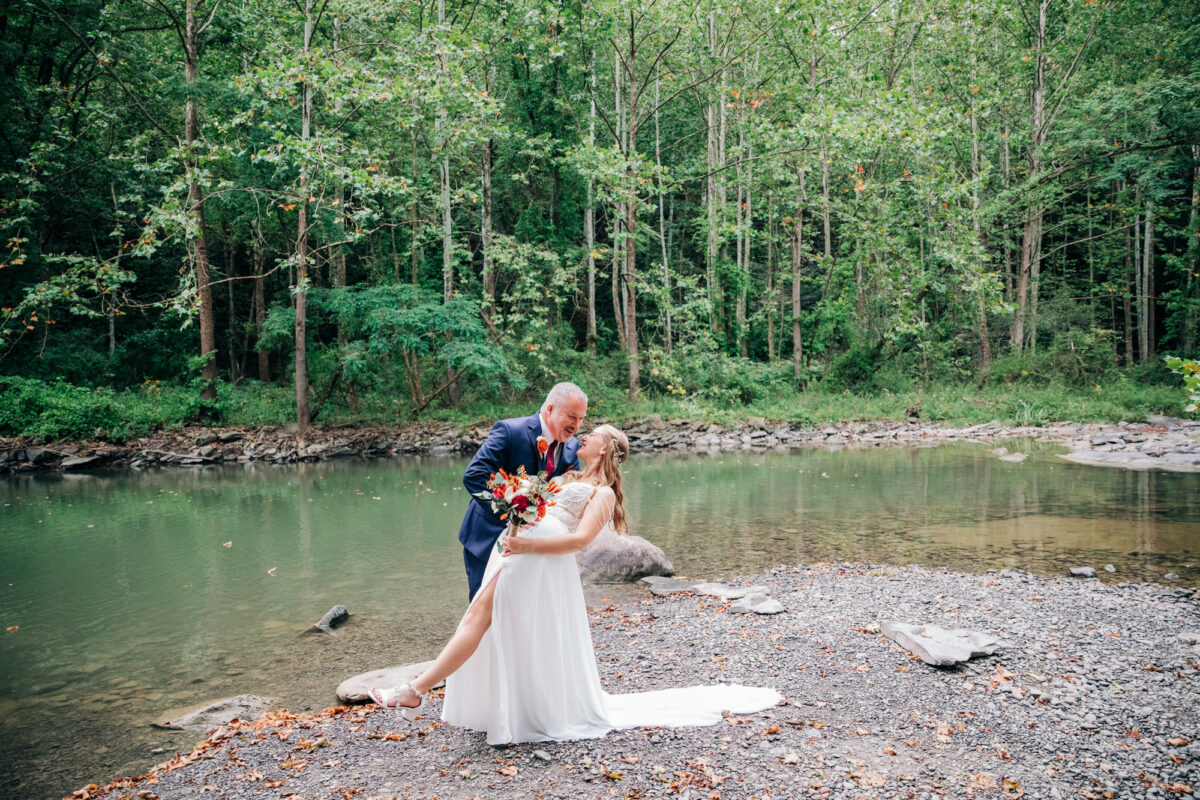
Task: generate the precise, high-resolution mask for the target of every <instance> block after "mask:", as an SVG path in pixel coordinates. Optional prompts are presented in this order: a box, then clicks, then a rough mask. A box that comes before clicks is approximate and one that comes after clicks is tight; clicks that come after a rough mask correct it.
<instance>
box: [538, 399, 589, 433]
mask: <svg viewBox="0 0 1200 800" xmlns="http://www.w3.org/2000/svg"><path fill="white" fill-rule="evenodd" d="M586 416H587V401H586V400H584V399H583V398H582V397H568V398H567V399H566V400H563V401H562V402H561V403H557V404H555V405H549V406H546V425H547V427H549V428H550V435H551V436H553V437H554V441H556V442H565V441H567V440H568V439H570V438H571V437H572V436H574V435H575V431H577V430H579V426H580V425H582V424H583V418H584V417H586Z"/></svg>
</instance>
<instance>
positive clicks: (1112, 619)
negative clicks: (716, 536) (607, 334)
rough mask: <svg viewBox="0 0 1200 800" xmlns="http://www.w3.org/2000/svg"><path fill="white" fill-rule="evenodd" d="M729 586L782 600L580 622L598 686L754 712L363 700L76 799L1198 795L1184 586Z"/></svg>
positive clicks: (876, 574) (912, 577)
mask: <svg viewBox="0 0 1200 800" xmlns="http://www.w3.org/2000/svg"><path fill="white" fill-rule="evenodd" d="M743 582H744V583H746V584H750V583H753V584H755V585H756V587H758V588H761V589H763V590H764V591H766V592H768V593H769V594H770V596H771V597H772V598H774V599H777V600H778V601H779V603H780V604H781V605H782V607H783V608H782V611H780V612H779V613H773V614H765V615H764V614H757V613H736V612H737V609H736V607H735V606H734V605H733V604H732V603H731V602H730V601H729V599H728V598H726V597H722V596H720V594H721V593H719V592H717V593H714V592H712V590H711V589H710V590H708V591H704V590H703V589H701V588H700V587H695V588H683V589H681V590H678V591H669V592H661V591H660V592H659V593H651V592H646V594H645V595H644V596H643V595H635V596H633V597H632V598H630V599H627V600H624V601H621V602H617V603H612V604H608V605H601V606H598V607H594V608H592V609H591V610H590V612H589V613H590V619H591V627H592V636H593V639H594V642H595V647H596V655H597V658H598V661H599V667H600V674H601V679H602V681H603V682H604V684H605V687H606V689H607V691H609V692H613V693H624V692H633V691H641V690H648V689H655V688H665V687H671V686H681V685H691V684H697V683H712V682H717V681H726V682H736V683H742V684H747V685H766V686H773V687H775V688H777V689H778V690H779V691H780V692H781V693H782V694H783V695H784V698H785V699H784V702H783V703H782V704H781V705H779V706H777V707H774V708H771V709H768V710H767V711H764V712H761V713H757V714H752V715H746V716H727V717H726V719H725V720H724V721H723V722H721V723H718V724H717V725H715V726H712V727H706V728H672V729H662V728H644V729H633V730H627V731H616V732H612V733H610V734H609V735H608V736H606V737H604V738H603V739H599V740H588V741H569V742H547V743H540V744H519V745H512V746H508V747H499V748H493V747H490V746H488V745H487V744H486V743H485V741H484V736H483V735H482V734H480V733H475V732H471V731H467V730H463V729H456V728H451V727H449V726H447V725H445V724H444V723H441V722H440V721H438V719H439V716H440V711H441V701H440V698H438V697H435V698H434V700H433V702H432V703H431V704H430V706H429V709H428V712H427V713H426V715H425V716H424V717H423V718H421V719H419V720H418V721H417V722H416V723H412V724H410V723H406V722H405V721H404V720H403V719H402V718H401V717H400V716H399V715H398V714H396V713H395V712H390V711H386V710H381V709H378V708H376V707H375V706H373V705H366V706H337V707H333V708H330V709H326V710H325V711H322V712H318V713H316V714H310V715H296V714H289V713H287V712H275V713H270V714H266V715H264V716H262V717H259V718H258V719H257V720H254V721H234V722H232V723H230V724H228V725H225V726H223V727H221V728H219V729H217V730H216V731H214V732H213V733H212V734H211V735H210V736H209V737H208V739H207V740H206V741H205V742H203V743H201V744H200V745H199V746H198V747H197V748H196V749H195V750H193V751H191V752H186V753H182V754H179V755H177V756H176V757H174V758H172V759H170V760H169V761H166V762H164V763H162V764H160V765H159V766H158V767H156V768H155V769H153V770H151V771H150V772H148V773H147V774H146V775H143V776H140V777H138V778H128V779H122V780H118V781H115V782H113V783H112V784H110V785H108V786H106V787H96V786H89V787H87V788H85V789H81V790H80V791H78V792H76V793H75V794H74V795H73V797H74V798H75V800H85V799H86V798H97V797H113V798H131V799H132V798H139V799H142V800H155V799H157V800H175V799H176V798H194V797H197V798H198V797H204V798H213V799H214V800H220V799H221V798H230V799H231V800H232V799H233V798H287V797H291V798H296V800H299V798H306V800H311V799H312V798H318V797H334V798H336V797H342V798H358V800H401V798H430V797H434V796H438V797H443V798H464V799H465V798H480V799H481V800H500V798H512V797H541V798H563V799H564V800H567V799H569V800H577V799H578V798H593V797H595V798H609V797H625V798H684V799H685V800H701V799H702V798H707V799H708V800H716V799H717V798H720V799H721V800H734V799H735V798H766V797H787V798H792V797H819V798H846V799H847V800H850V799H851V798H893V797H897V798H911V799H913V800H934V798H938V799H939V800H941V799H942V798H946V797H955V798H963V797H968V798H969V797H978V798H1002V797H1008V798H1015V797H1022V796H1024V797H1031V798H1034V797H1036V798H1064V797H1084V798H1113V797H1119V798H1175V797H1194V798H1197V797H1200V741H1196V739H1197V735H1196V734H1197V730H1200V701H1198V699H1197V698H1198V697H1200V693H1197V692H1196V690H1195V686H1194V684H1195V682H1196V681H1198V680H1200V603H1198V602H1197V598H1196V597H1195V595H1194V593H1193V592H1192V591H1191V590H1182V589H1174V590H1172V589H1166V588H1163V587H1161V586H1157V585H1146V584H1128V583H1121V584H1104V583H1101V582H1099V581H1096V580H1080V579H1076V578H1069V577H1064V578H1049V579H1047V578H1038V577H1035V576H1033V575H1030V574H1027V573H1023V572H1015V571H1009V570H1003V571H1000V572H996V571H989V572H988V573H986V574H978V575H976V574H963V573H954V572H945V571H939V570H929V569H923V568H918V567H903V568H896V567H886V566H877V565H861V564H813V565H802V566H790V567H779V568H776V569H773V570H769V571H767V572H765V573H762V574H759V575H755V576H752V577H751V578H746V579H739V580H738V581H735V583H743ZM684 583H686V582H684ZM706 586H710V587H711V586H712V585H711V584H706ZM659 588H660V589H661V588H662V585H661V584H660V586H659ZM668 588H670V587H668ZM639 598H640V599H639ZM892 622H899V623H909V624H920V625H924V624H937V625H945V626H948V627H954V628H967V629H974V630H978V631H982V632H986V633H988V634H990V635H994V636H995V637H996V638H997V639H998V640H999V645H998V647H997V648H996V650H995V653H994V654H993V655H985V656H983V657H980V658H973V659H972V660H970V661H968V662H966V663H963V664H960V665H959V666H957V667H952V668H939V667H934V666H930V665H928V664H926V663H924V662H922V661H921V660H919V659H918V658H917V657H916V656H913V655H912V654H910V653H909V652H908V651H907V650H905V649H903V648H902V647H900V646H899V645H898V644H897V643H896V642H895V641H893V640H892V639H890V638H888V637H887V636H886V635H884V634H885V632H886V630H884V631H883V632H881V629H886V626H887V625H888V624H889V623H892ZM330 691H331V693H332V687H330Z"/></svg>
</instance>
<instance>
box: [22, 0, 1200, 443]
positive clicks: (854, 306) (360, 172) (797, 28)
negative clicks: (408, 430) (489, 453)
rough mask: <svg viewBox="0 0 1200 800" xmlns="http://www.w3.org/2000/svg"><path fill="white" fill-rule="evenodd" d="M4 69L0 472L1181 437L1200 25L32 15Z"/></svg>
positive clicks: (1198, 131) (910, 16)
mask: <svg viewBox="0 0 1200 800" xmlns="http://www.w3.org/2000/svg"><path fill="white" fill-rule="evenodd" d="M0 68H2V69H3V72H4V81H3V83H2V84H0V103H2V104H3V109H4V118H5V124H4V126H3V128H0V228H3V241H4V249H3V252H0V434H2V435H22V434H29V435H36V436H42V437H55V436H68V435H73V436H115V437H119V436H122V435H131V434H134V433H137V432H139V431H144V430H150V429H154V428H157V427H164V426H172V425H179V424H182V423H184V422H188V421H203V422H210V423H228V424H236V423H267V422H294V423H295V424H296V425H297V427H298V432H299V434H300V435H301V436H303V434H304V432H305V431H306V430H307V429H308V427H309V426H310V425H313V424H322V423H332V422H350V423H355V422H380V421H384V422H390V421H397V420H412V419H416V418H421V417H428V416H430V415H434V416H437V415H447V414H450V415H453V414H461V415H471V414H478V413H492V412H493V411H494V410H495V409H504V408H510V407H512V405H513V404H514V403H517V404H519V403H524V402H527V401H528V400H529V399H530V398H534V397H536V396H538V395H539V394H540V393H543V392H544V391H545V390H546V388H548V386H549V385H550V384H551V383H553V382H554V381H557V380H563V379H571V380H576V381H578V382H579V383H580V384H582V385H583V386H584V387H585V389H586V390H588V391H589V393H590V394H592V395H593V397H594V398H595V402H594V403H593V408H594V409H599V410H600V413H601V414H603V413H604V411H605V409H607V410H609V411H610V412H611V413H616V412H617V411H619V410H621V409H626V410H628V409H631V408H641V409H667V410H671V411H672V412H673V413H679V414H699V413H702V412H704V411H705V410H706V409H708V410H713V409H741V408H757V409H761V410H764V413H775V414H777V415H779V416H789V417H791V418H808V419H813V420H815V419H819V418H821V415H822V414H823V413H825V409H824V408H820V409H818V408H817V407H818V406H825V405H827V401H828V402H829V403H832V401H831V400H829V398H844V397H854V398H859V400H858V401H857V402H858V406H856V407H855V408H854V409H853V410H852V412H851V410H846V412H845V413H847V414H851V413H853V414H864V413H865V414H867V415H871V414H872V413H880V412H881V410H882V409H883V408H884V405H886V404H884V405H877V406H876V412H872V411H871V405H870V404H869V403H870V400H869V398H871V397H876V398H892V397H894V398H899V399H897V400H895V401H894V403H893V404H897V403H898V404H899V407H900V408H904V407H906V406H907V407H908V408H906V409H905V413H917V414H920V413H921V412H922V411H924V418H926V419H928V418H938V417H939V416H942V417H945V416H947V415H950V416H953V415H954V413H955V412H954V410H953V409H952V408H948V407H944V408H941V409H940V410H939V408H938V403H939V402H949V401H948V400H947V401H935V400H934V398H936V397H937V396H938V393H939V392H941V394H942V396H943V397H946V398H949V397H953V398H955V400H954V402H955V403H960V404H961V402H963V401H967V402H974V403H976V404H981V405H983V406H984V407H983V408H982V409H981V410H980V411H979V413H980V414H982V415H984V416H985V418H991V417H994V416H1004V415H1006V414H1007V415H1008V416H1009V417H1013V416H1015V415H1016V414H1017V411H1022V412H1023V413H1025V414H1026V416H1028V417H1029V420H1026V421H1042V422H1044V421H1046V419H1048V418H1050V417H1053V416H1055V415H1056V414H1065V413H1072V414H1074V415H1075V416H1087V415H1089V414H1101V415H1103V414H1104V413H1106V412H1105V410H1104V409H1105V408H1106V407H1105V406H1104V398H1105V397H1109V396H1113V393H1117V394H1120V393H1121V392H1124V393H1125V396H1126V397H1128V396H1138V397H1141V398H1143V401H1144V403H1143V405H1145V403H1149V404H1150V405H1148V406H1145V408H1157V407H1158V406H1162V405H1163V402H1165V401H1160V398H1162V397H1169V398H1170V402H1171V403H1172V404H1173V405H1171V406H1170V408H1171V409H1173V413H1179V412H1180V411H1181V410H1182V406H1183V403H1182V402H1176V400H1178V399H1181V398H1182V396H1181V395H1179V392H1178V388H1177V386H1178V377H1177V376H1174V375H1172V374H1171V371H1170V369H1168V364H1167V359H1165V358H1164V357H1166V356H1170V357H1176V358H1182V359H1194V358H1195V357H1196V356H1197V355H1200V351H1198V348H1197V333H1198V331H1200V321H1198V319H1197V317H1198V315H1200V3H1197V2H1195V1H1194V0H1146V2H1138V3H1131V2H1120V0H1110V1H1106V0H993V1H992V2H987V3H984V2H974V0H878V2H875V1H874V0H853V1H851V0H821V2H816V0H794V1H792V2H789V0H741V1H740V2H729V0H705V1H704V2H701V3H683V2H674V1H673V0H637V2H634V1H633V0H603V2H595V3H591V2H584V1H583V0H567V1H566V2H545V1H543V0H511V2H504V3H494V2H489V1H488V0H468V1H464V0H449V1H448V0H428V1H427V2H411V1H409V0H406V1H405V2H396V1H395V0H393V1H392V2H380V1H379V0H241V1H240V2H234V0H70V1H68V0H25V2H20V3H18V2H14V1H13V0H4V5H3V10H2V11H0ZM1171 363H1172V364H1175V365H1178V364H1179V362H1178V361H1173V362H1171ZM1193 377H1194V376H1193ZM1048 387H1049V388H1048ZM1048 391H1049V392H1051V393H1052V394H1053V393H1054V392H1058V395H1057V396H1059V397H1063V396H1066V395H1071V396H1072V397H1075V396H1078V397H1083V398H1084V401H1083V404H1082V405H1081V404H1080V403H1079V402H1074V401H1072V403H1071V404H1068V405H1066V406H1063V407H1061V408H1058V409H1057V410H1056V409H1055V408H1053V407H1046V406H1044V405H1043V407H1041V408H1040V410H1039V409H1038V408H1033V406H1032V405H1031V402H1032V401H1030V400H1029V398H1033V397H1042V398H1043V399H1044V398H1045V397H1047V396H1049V395H1047V394H1046V392H1048ZM1039 392H1040V393H1041V394H1038V393H1039ZM989 393H990V394H989ZM971 396H974V397H976V398H984V399H975V400H972V399H971ZM989 397H990V398H992V399H991V400H987V398H989ZM1089 397H1091V398H1093V399H1092V400H1091V401H1088V399H1087V398H1089ZM862 398H867V400H862ZM998 398H1004V399H1003V401H1001V400H1000V399H998ZM1146 398H1151V399H1146ZM1046 402H1048V401H1046ZM1087 402H1091V403H1092V405H1091V406H1090V407H1089V406H1088V405H1087ZM864 403H866V405H865V410H864V409H863V407H862V406H863V404H864ZM997 404H1000V406H999V408H1000V410H997ZM1005 404H1007V405H1005ZM1013 404H1019V405H1013ZM1155 404H1157V405H1155ZM1051 406H1053V404H1052V403H1051ZM1128 407H1129V406H1127V405H1126V406H1121V405H1120V404H1118V405H1116V406H1109V408H1110V409H1116V410H1111V411H1110V412H1107V413H1112V414H1116V413H1118V411H1123V410H1124V409H1126V408H1128ZM1135 407H1136V408H1141V406H1136V404H1135ZM522 408H523V406H522ZM846 408H848V407H846ZM1014 408H1015V409H1017V411H1014V410H1013V409H1014ZM1145 408H1143V409H1142V410H1143V413H1144V411H1145ZM1031 409H1032V410H1031ZM840 410H842V409H839V411H840ZM828 412H830V413H835V412H834V407H833V405H831V404H830V405H829V406H828ZM897 413H899V412H897Z"/></svg>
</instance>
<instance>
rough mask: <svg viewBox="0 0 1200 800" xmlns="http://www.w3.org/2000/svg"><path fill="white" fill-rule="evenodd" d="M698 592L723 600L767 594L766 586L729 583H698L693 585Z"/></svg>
mask: <svg viewBox="0 0 1200 800" xmlns="http://www.w3.org/2000/svg"><path fill="white" fill-rule="evenodd" d="M692 591H694V592H695V593H696V594H705V595H708V596H709V597H717V598H720V599H721V600H737V599H739V598H741V597H745V596H747V595H751V594H762V595H766V592H767V587H766V586H731V585H730V584H727V583H697V584H696V585H695V586H693V587H692Z"/></svg>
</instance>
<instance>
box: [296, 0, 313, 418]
mask: <svg viewBox="0 0 1200 800" xmlns="http://www.w3.org/2000/svg"><path fill="white" fill-rule="evenodd" d="M312 36H313V0H305V3H304V63H305V65H306V66H307V65H308V59H309V54H310V52H311V47H312ZM310 81H311V77H309V76H306V77H305V79H304V81H303V83H302V84H301V104H300V106H301V110H300V115H301V116H300V140H301V142H303V148H304V155H303V158H304V161H303V163H302V164H301V166H300V180H299V184H300V186H299V188H300V192H299V194H300V196H299V198H297V199H298V201H299V202H298V203H297V205H298V206H299V210H300V217H299V220H298V223H297V231H296V326H295V337H296V342H295V352H296V439H297V440H298V441H301V442H303V441H304V438H305V437H306V436H307V435H308V428H309V413H308V319H307V316H308V181H309V176H308V171H309V165H308V157H309V154H308V143H309V139H310V138H311V135H312V84H311V83H310Z"/></svg>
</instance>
